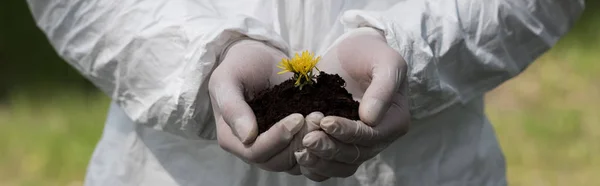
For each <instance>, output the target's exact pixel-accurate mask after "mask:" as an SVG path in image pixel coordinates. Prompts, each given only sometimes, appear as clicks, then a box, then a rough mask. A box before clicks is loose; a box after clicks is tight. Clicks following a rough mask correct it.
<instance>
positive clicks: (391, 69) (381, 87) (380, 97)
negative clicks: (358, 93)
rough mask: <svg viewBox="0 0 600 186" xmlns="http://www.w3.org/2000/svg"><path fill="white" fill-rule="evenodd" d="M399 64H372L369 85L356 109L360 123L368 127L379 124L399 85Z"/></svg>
mask: <svg viewBox="0 0 600 186" xmlns="http://www.w3.org/2000/svg"><path fill="white" fill-rule="evenodd" d="M375 60H377V59H375ZM397 63H399V62H386V61H384V62H377V63H375V64H373V70H372V72H371V74H370V75H371V77H372V79H371V83H370V84H369V86H368V87H367V90H366V91H365V94H364V95H363V97H362V100H361V103H360V105H359V108H358V113H359V116H360V119H361V121H363V122H364V123H365V124H367V125H369V126H375V125H377V124H378V123H379V121H380V120H381V118H382V117H383V115H384V114H385V112H386V111H387V110H388V108H389V106H390V103H391V102H392V97H393V95H394V94H395V93H396V91H397V90H398V87H399V85H400V81H399V77H400V69H399V67H398V65H397Z"/></svg>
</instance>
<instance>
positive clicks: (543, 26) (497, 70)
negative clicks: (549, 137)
mask: <svg viewBox="0 0 600 186" xmlns="http://www.w3.org/2000/svg"><path fill="white" fill-rule="evenodd" d="M28 3H29V6H30V9H31V11H32V13H33V15H34V18H35V20H36V22H37V24H38V26H39V27H40V28H41V29H42V30H43V31H44V32H45V34H46V35H47V37H48V38H49V40H50V42H51V44H52V45H53V46H54V48H55V49H56V51H57V52H58V54H59V55H60V56H62V57H63V58H64V59H65V60H66V61H67V62H68V63H69V64H71V65H72V66H74V67H75V68H76V69H78V70H79V71H80V72H81V73H82V74H83V75H85V77H87V78H88V79H89V80H91V81H92V82H93V83H94V84H95V85H97V87H99V88H100V89H101V90H102V91H104V92H105V93H106V94H108V95H110V96H111V97H112V99H113V100H114V102H113V104H112V106H111V108H110V113H109V116H108V119H107V121H106V127H105V130H104V133H103V136H102V139H101V140H100V142H99V144H98V146H97V148H96V150H95V152H94V154H93V157H92V159H91V161H90V164H89V167H88V172H87V176H86V178H85V179H86V180H85V184H86V185H90V186H92V185H102V186H105V185H106V186H108V185H110V186H117V185H207V186H237V185H240V186H241V185H249V186H252V185H257V186H258V185H260V186H262V185H274V186H277V185H290V186H296V185H298V186H299V185H340V186H342V185H343V186H352V185H419V186H427V185H457V186H465V185H474V186H482V185H506V184H507V183H506V178H505V162H504V157H503V155H502V152H501V150H500V148H499V146H498V142H497V141H496V137H495V134H494V130H493V128H492V126H491V125H490V123H489V121H488V120H487V118H486V116H485V114H484V104H483V95H484V93H485V92H486V91H489V90H491V89H493V88H494V87H496V86H498V85H499V84H501V83H502V82H504V81H506V80H507V79H509V78H511V77H514V76H516V75H517V74H519V73H520V72H521V71H523V70H524V69H525V68H526V67H527V66H528V65H529V64H530V63H531V62H533V61H534V60H535V59H536V58H537V57H538V56H540V55H541V54H542V53H544V52H545V51H547V50H548V49H549V48H550V47H551V46H552V45H554V44H555V43H556V42H557V40H558V39H559V38H560V37H561V36H563V35H564V34H565V33H566V32H567V31H568V30H569V29H570V28H571V26H572V25H573V23H574V21H575V20H576V19H577V18H578V17H579V16H580V14H581V12H582V11H583V0H404V1H402V0H396V1H393V0H382V1H358V0H354V1H350V0H349V1H341V0H339V1H338V0H322V1H319V0H306V1H300V0H291V1H276V0H247V1H222V0H152V1H141V0H28ZM363 26H369V27H374V28H378V29H381V30H383V32H384V33H385V37H386V38H387V42H388V44H389V45H390V46H391V47H392V48H394V49H395V50H396V51H397V52H399V53H400V54H401V55H402V56H403V57H404V59H405V60H406V62H407V64H408V67H409V70H408V81H409V92H410V93H409V95H410V97H409V99H410V106H411V114H412V116H413V117H414V118H413V121H412V123H413V124H412V126H411V130H410V131H409V133H408V134H407V135H406V136H403V137H402V138H400V139H399V140H397V141H396V142H394V143H393V144H392V145H390V146H389V147H388V148H387V149H386V150H384V151H383V152H382V153H381V154H380V155H379V156H377V157H375V158H374V159H372V160H369V161H367V162H365V163H364V164H363V165H362V166H361V167H360V168H359V169H358V171H357V172H356V174H355V175H354V176H351V177H349V178H345V179H330V180H327V181H325V182H321V183H317V182H312V181H310V180H308V179H306V178H304V177H302V176H291V175H289V174H286V173H273V172H266V171H263V170H261V169H259V168H257V167H254V166H251V165H248V164H246V163H245V162H243V161H241V160H239V159H237V158H236V157H235V156H233V155H231V154H229V153H227V152H225V151H224V150H222V149H221V148H220V147H219V146H218V145H217V142H216V141H215V138H216V136H215V124H214V117H213V116H212V110H211V108H210V100H209V95H208V91H207V84H208V83H207V82H208V78H209V77H210V75H211V72H212V70H213V69H214V68H215V67H216V66H217V65H218V62H219V60H220V59H219V56H220V55H221V52H222V51H223V49H224V48H226V46H227V45H228V44H229V43H231V42H232V41H234V40H236V39H238V38H240V37H246V36H247V37H250V38H252V39H256V40H262V41H266V42H268V43H269V44H271V45H273V46H275V47H277V48H279V49H281V50H282V51H284V52H286V53H288V54H292V53H294V52H298V51H301V50H309V51H313V52H315V53H316V54H318V55H323V54H324V53H325V52H326V50H327V49H328V47H329V46H330V45H331V44H332V42H334V41H335V40H336V39H337V38H338V36H340V35H341V34H343V33H344V32H347V31H348V30H350V29H353V28H357V27H363Z"/></svg>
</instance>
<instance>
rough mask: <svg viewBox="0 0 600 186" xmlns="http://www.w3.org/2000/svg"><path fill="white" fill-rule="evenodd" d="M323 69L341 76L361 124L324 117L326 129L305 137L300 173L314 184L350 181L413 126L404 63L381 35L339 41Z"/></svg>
mask: <svg viewBox="0 0 600 186" xmlns="http://www.w3.org/2000/svg"><path fill="white" fill-rule="evenodd" d="M319 64H320V66H319V69H321V70H323V71H325V72H327V73H337V74H339V75H340V76H341V77H342V78H344V79H345V80H346V88H347V89H348V91H349V92H350V93H352V94H353V96H354V97H355V99H357V100H359V101H361V103H360V106H359V116H360V121H353V120H350V119H346V118H342V117H337V116H326V117H324V118H323V119H322V120H321V121H320V127H321V128H322V129H323V130H322V131H313V132H310V133H308V134H307V135H306V136H305V137H304V138H303V141H302V143H303V145H304V147H306V150H304V151H300V152H297V153H296V154H295V155H296V159H297V161H298V164H300V166H301V171H302V173H303V174H304V175H305V176H306V177H308V178H310V179H312V180H315V181H322V180H325V179H327V178H328V177H348V176H351V175H353V174H354V172H356V170H357V168H358V167H359V166H360V165H361V164H362V163H363V162H364V161H366V160H369V159H371V158H373V157H375V156H376V155H377V154H379V153H380V152H381V151H382V150H384V149H385V148H386V147H387V146H388V145H389V144H391V143H392V142H394V141H395V140H396V139H398V138H399V137H401V136H402V135H404V134H405V133H406V132H407V131H408V127H409V125H410V113H409V108H408V99H407V92H408V91H407V88H408V86H407V85H408V84H407V81H406V73H407V70H406V62H405V61H404V59H403V58H402V56H400V55H399V54H398V53H397V52H396V51H395V50H393V49H392V48H391V47H389V46H388V44H387V43H386V40H385V38H384V36H383V34H382V33H380V32H379V31H377V30H375V29H373V28H359V29H357V30H354V31H352V32H349V33H347V34H345V35H343V36H341V37H340V39H338V41H336V44H334V45H333V47H332V48H330V50H329V51H328V52H327V53H325V55H324V56H323V58H322V60H321V63H319Z"/></svg>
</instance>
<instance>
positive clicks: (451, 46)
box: [341, 0, 584, 118]
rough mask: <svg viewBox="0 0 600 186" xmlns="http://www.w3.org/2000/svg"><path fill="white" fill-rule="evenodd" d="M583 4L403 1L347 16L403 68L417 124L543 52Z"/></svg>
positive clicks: (574, 0)
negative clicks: (378, 37)
mask: <svg viewBox="0 0 600 186" xmlns="http://www.w3.org/2000/svg"><path fill="white" fill-rule="evenodd" d="M583 4H584V3H583V0H569V1H566V0H407V1H402V2H397V3H394V4H393V5H391V6H389V7H390V8H389V9H387V10H384V11H381V12H374V11H360V10H349V11H346V12H345V13H344V14H343V16H342V20H341V21H342V23H343V24H344V25H345V26H346V28H348V30H352V29H353V28H357V27H365V26H366V27H374V28H377V29H380V30H382V31H383V33H384V35H385V37H386V39H387V42H388V44H389V45H390V46H391V47H392V48H394V49H395V50H396V51H397V52H399V53H400V54H401V55H402V56H403V57H404V58H405V60H406V61H407V64H408V66H409V72H408V82H409V89H410V90H409V91H410V94H409V95H410V100H411V103H410V104H411V114H412V115H413V117H415V118H422V117H425V116H428V115H432V114H435V113H437V112H439V111H441V110H443V109H445V108H447V107H448V106H450V105H452V104H455V103H461V102H462V103H465V102H468V101H469V100H470V99H472V98H475V97H479V96H482V95H483V94H484V93H485V92H487V91H489V90H491V89H493V88H495V87H496V86H498V85H500V84H501V83H502V82H504V81H506V80H508V79H510V78H512V77H514V76H516V75H518V74H519V73H520V72H522V71H523V70H524V69H525V68H526V67H527V66H528V65H529V64H530V63H532V62H533V61H534V60H535V59H536V58H537V57H539V56H540V55H541V54H543V53H544V52H546V51H547V50H548V49H549V48H550V47H551V46H553V45H554V44H555V43H556V42H557V40H558V39H559V38H560V37H561V36H563V35H564V34H565V33H566V32H567V31H568V30H569V29H570V28H571V27H572V25H573V23H574V21H575V20H576V19H577V18H578V17H579V16H580V14H581V13H582V11H583V8H584V5H583Z"/></svg>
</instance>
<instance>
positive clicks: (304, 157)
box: [294, 149, 329, 182]
mask: <svg viewBox="0 0 600 186" xmlns="http://www.w3.org/2000/svg"><path fill="white" fill-rule="evenodd" d="M294 156H295V157H296V161H298V162H300V161H303V162H304V163H306V162H307V161H310V160H309V159H313V160H314V157H312V156H313V155H311V154H310V153H308V151H307V150H306V149H302V150H300V151H297V152H295V153H294ZM297 165H299V166H300V164H299V163H298V164H297ZM300 172H301V173H302V175H304V176H305V177H307V178H308V179H310V180H313V181H316V182H322V181H325V180H327V179H329V177H326V176H321V175H319V174H316V173H314V172H312V171H309V170H308V169H307V168H306V167H302V166H300Z"/></svg>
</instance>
